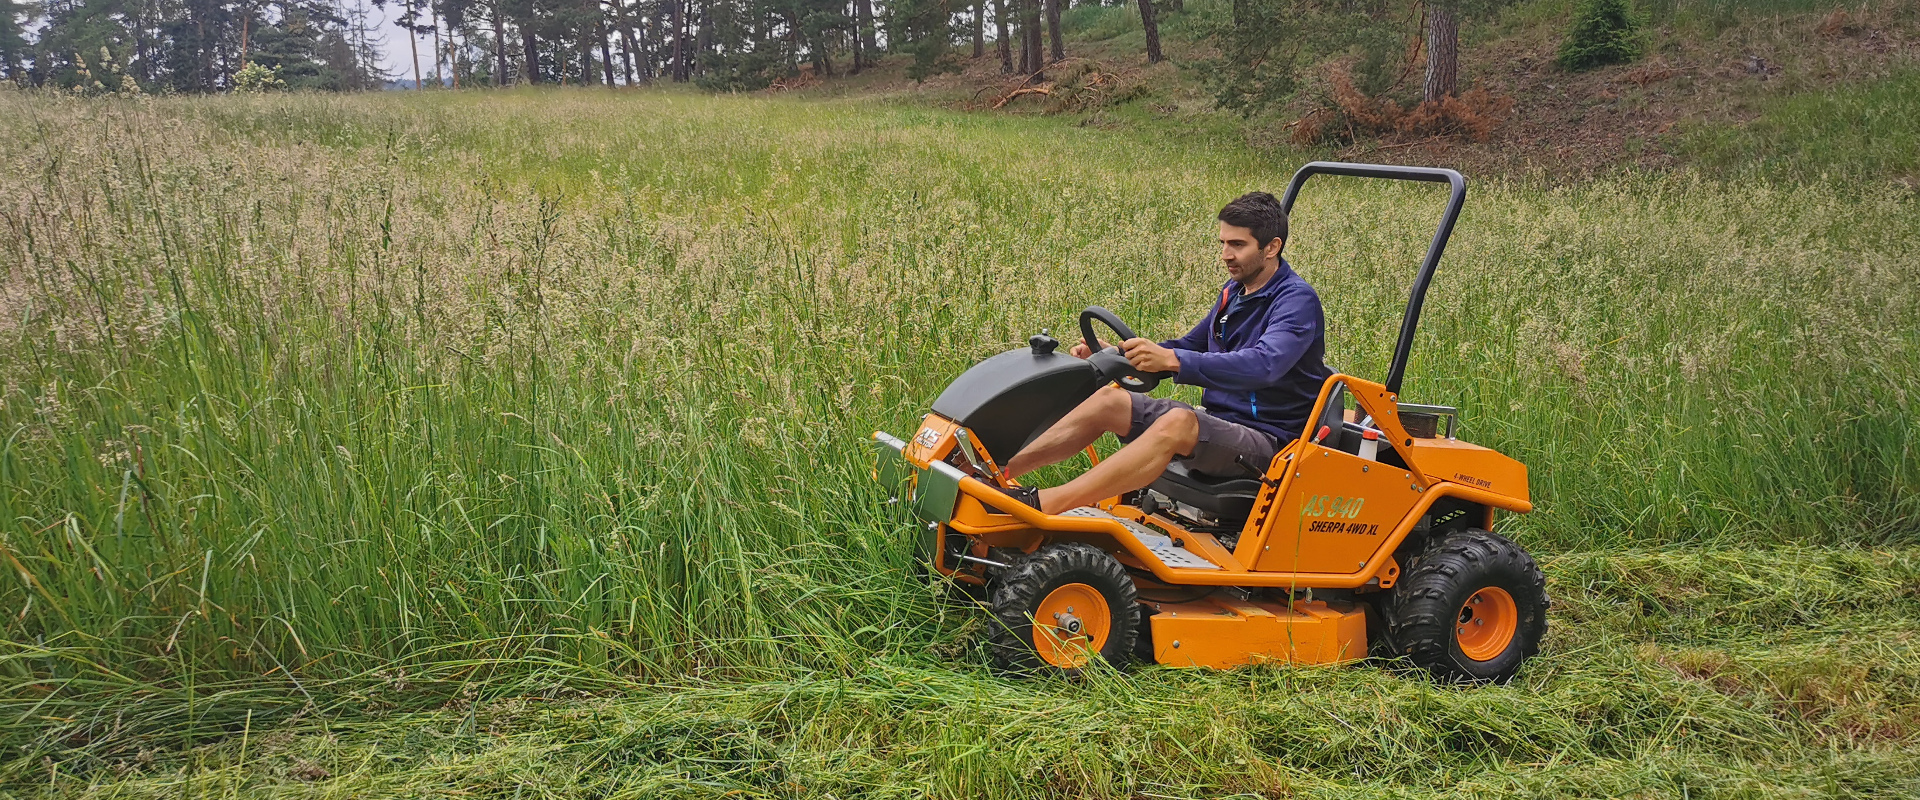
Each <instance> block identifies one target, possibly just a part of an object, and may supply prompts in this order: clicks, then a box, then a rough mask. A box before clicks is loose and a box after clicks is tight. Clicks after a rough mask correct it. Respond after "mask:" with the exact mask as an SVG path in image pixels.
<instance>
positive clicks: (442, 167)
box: [0, 90, 1920, 798]
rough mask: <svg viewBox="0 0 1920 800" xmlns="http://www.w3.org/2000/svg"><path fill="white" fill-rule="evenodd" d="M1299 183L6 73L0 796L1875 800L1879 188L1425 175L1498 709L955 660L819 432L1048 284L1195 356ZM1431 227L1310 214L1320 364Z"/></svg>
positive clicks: (1286, 684)
mask: <svg viewBox="0 0 1920 800" xmlns="http://www.w3.org/2000/svg"><path fill="white" fill-rule="evenodd" d="M1303 158H1304V157H1302V156H1298V155H1289V154H1286V153H1271V152H1268V153H1253V152H1250V151H1248V150H1246V149H1245V148H1244V146H1243V145H1242V144H1240V143H1239V141H1238V140H1237V139H1226V138H1222V139H1218V140H1208V139H1206V138H1204V137H1198V136H1180V135H1177V133H1176V132H1171V131H1164V130H1162V131H1154V130H1145V129H1140V130H1132V131H1103V130H1098V129H1093V128H1083V127H1075V126H1072V125H1071V124H1069V123H1068V122H1067V121H1063V120H1059V119H1036V118H1006V117H993V116H986V115H962V114H956V113H948V112H941V111H933V110H927V109H922V108H914V107H908V106H901V105H889V104H882V103H875V102H861V101H851V100H844V101H816V102H804V103H803V102H786V101H780V100H770V99H764V98H745V97H740V98H734V97H700V96H694V95H690V94H676V93H672V92H652V93H623V94H609V93H603V92H593V91H584V90H582V91H547V92H539V93H533V92H514V93H498V94H472V93H467V94H461V93H428V94H425V95H414V94H406V95H401V94H385V95H359V96H333V97H328V96H267V97H256V98H243V97H214V98H157V99H138V100H118V101H98V100H96V101H83V100H67V99H61V98H57V97H46V96H38V95H25V94H19V93H9V92H0V265H4V271H0V514H3V515H4V521H0V561H4V567H5V573H6V574H5V577H4V579H3V580H0V748H3V749H0V796H22V797H25V796H65V797H160V796H166V797H183V796H192V797H262V796H300V797H308V796H311V797H371V796H393V797H479V796H485V797H568V798H576V797H606V798H611V797H721V796H736V797H742V796H744V797H783V798H784V797H795V798H798V797H839V798H847V797H920V796H937V797H993V798H1001V797H1110V798H1156V797H1218V796H1223V795H1240V796H1246V797H1254V796H1259V797H1266V798H1277V797H1291V796H1310V797H1353V798H1380V797H1442V796H1459V797H1476V798H1477V797H1485V796H1515V797H1542V796H1553V797H1558V796H1608V797H1615V796H1645V797H1687V798H1702V797H1743V798H1744V797H1829V796H1852V797H1894V796H1914V795H1915V794H1920V745H1916V744H1915V742H1916V741H1920V648H1916V644H1917V642H1916V637H1920V532H1917V527H1920V523H1917V522H1916V520H1920V425H1916V423H1915V422H1914V414H1915V410H1916V409H1915V406H1916V405H1917V404H1920V397H1915V390H1916V388H1920V324H1916V323H1920V259H1916V258H1915V256H1914V253H1915V252H1917V251H1920V213H1916V211H1917V210H1920V209H1917V208H1916V205H1915V202H1916V201H1915V199H1914V196H1913V195H1912V194H1911V193H1910V192H1906V191H1904V190H1902V189H1900V188H1898V187H1897V186H1894V185H1885V186H1884V187H1883V188H1879V187H1881V185H1880V184H1872V183H1865V184H1862V183H1850V184H1842V183H1838V182H1832V183H1828V182H1820V181H1809V182H1765V183H1761V182H1744V181H1742V182H1735V181H1722V180H1715V179H1707V178H1700V177H1694V176H1690V175H1688V174H1686V173H1675V174H1669V175H1657V176H1652V175H1621V176H1618V177H1613V178H1607V179H1602V180H1597V181H1592V182H1587V183H1582V184H1579V185H1576V186H1563V187H1542V186H1535V185H1526V184H1520V183H1508V182H1503V181H1501V180H1499V179H1494V178H1483V177H1480V176H1469V177H1470V178H1472V179H1474V186H1473V189H1472V192H1471V196H1470V199H1469V202H1468V205H1467V211H1466V214H1465V215H1464V216H1463V217H1462V219H1461V222H1460V227H1459V231H1458V233H1457V234H1456V236H1455V238H1454V240H1453V245H1452V247H1451V248H1450V249H1449V251H1448V254H1447V258H1446V260H1445V262H1444V263H1443V265H1442V269H1441V272H1440V275H1439V277H1438V279H1437V280H1436V281H1435V284H1434V287H1433V289H1432V291H1431V293H1430V294H1429V296H1428V302H1427V309H1426V316H1425V317H1424V319H1423V322H1422V327H1421V329H1420V336H1419V339H1418V342H1417V344H1416V346H1415V350H1414V358H1413V361H1412V365H1411V368H1410V371H1409V376H1408V380H1407V382H1406V386H1405V391H1404V393H1403V395H1404V397H1405V398H1406V399H1407V400H1409V401H1412V402H1429V403H1446V404H1451V405H1458V406H1461V407H1462V409H1463V423H1464V429H1463V431H1462V437H1463V438H1466V439H1469V440H1471V441H1475V442H1477V443H1480V444H1484V445H1488V446H1491V447H1495V448H1498V449H1501V450H1503V451H1505V452H1507V453H1509V454H1511V455H1513V456H1515V457H1517V458H1520V459H1521V460H1523V461H1525V462H1526V463H1527V464H1528V465H1529V468H1530V470H1531V475H1532V480H1533V492H1534V499H1535V501H1536V503H1537V504H1538V511H1536V512H1535V513H1534V514H1531V515H1528V516H1525V517H1505V518H1503V519H1502V521H1501V530H1502V531H1503V532H1505V533H1506V534H1508V535H1509V536H1512V537H1514V538H1515V539H1516V540H1518V541H1519V542H1521V543H1522V544H1524V545H1525V546H1526V547H1528V548H1529V549H1530V550H1532V551H1533V552H1534V553H1535V554H1536V555H1537V556H1538V557H1539V558H1540V560H1541V562H1542V565H1543V567H1544V569H1545V571H1546V573H1547V576H1548V588H1549V592H1550V594H1551V595H1552V597H1553V599H1554V607H1553V612H1552V614H1551V616H1550V620H1551V626H1552V627H1551V629H1550V631H1549V637H1548V640H1547V642H1546V645H1545V647H1544V650H1543V652H1542V653H1541V655H1540V656H1539V657H1538V658H1537V659H1535V660H1534V661H1532V662H1530V663H1529V665H1528V666H1527V667H1526V668H1525V669H1523V670H1522V671H1521V673H1520V676H1519V678H1518V679H1516V680H1515V681H1514V682H1513V683H1512V684H1511V685H1509V686H1505V687H1489V688H1476V689H1454V688H1444V687H1439V686H1435V685H1433V684H1432V683H1430V682H1429V681H1427V680H1425V679H1423V678H1421V677H1418V676H1414V675H1406V674H1402V673H1399V672H1396V671H1393V670H1390V669H1385V668H1379V667H1360V668H1338V669H1289V668H1282V667H1261V668H1253V669H1243V670H1237V671H1231V672H1221V673H1199V672H1187V671H1175V670H1165V669H1160V668H1153V669H1146V670H1142V671H1139V672H1135V673H1130V674H1115V673H1110V672H1109V673H1101V674H1095V675H1092V676H1090V677H1088V678H1087V679H1085V680H1082V681H1077V682H1070V681H1065V680H1051V679H1047V680H1013V679H1007V678H1002V677H998V676H996V675H994V674H992V673H991V672H990V671H989V670H988V669H987V667H986V657H985V654H984V653H983V652H982V650H981V648H980V647H979V643H980V641H981V639H982V638H983V633H984V630H985V628H984V625H985V617H984V615H983V614H981V613H979V612H977V611H975V610H972V609H970V608H966V607H962V606H959V605H955V604H952V603H948V602H945V601H943V600H942V599H941V593H940V592H939V591H937V590H936V589H935V588H934V587H929V586H927V585H926V584H925V583H924V582H923V581H922V580H921V579H918V578H916V577H915V572H914V569H913V566H912V563H911V558H910V549H911V548H910V544H909V542H908V539H907V532H908V531H909V530H910V528H911V524H910V522H909V521H908V519H906V517H905V515H904V514H903V513H902V512H899V511H898V510H897V507H889V506H887V505H885V501H886V497H885V496H884V494H883V493H882V491H881V490H880V488H879V487H877V486H876V485H874V483H873V482H872V481H871V479H870V477H869V464H870V462H869V460H868V455H867V454H868V452H869V450H868V445H867V442H866V436H867V434H868V433H869V432H870V431H872V430H875V429H886V430H891V431H894V432H896V433H904V432H906V431H908V430H910V428H911V426H912V425H913V424H914V423H915V421H916V420H917V419H918V417H919V415H920V414H922V413H924V410H925V408H926V406H927V404H928V403H929V402H930V401H931V399H932V398H933V396H934V395H935V394H937V393H938V391H939V390H940V388H941V387H942V386H943V385H944V384H945V382H946V380H947V379H949V378H950V377H951V376H953V375H955V374H957V373H958V372H959V371H960V370H962V369H964V368H965V367H966V366H968V365H969V364H971V363H972V362H974V361H976V360H978V359H980V358H982V357H984V356H987V355H990V354H992V353H995V352H998V351H1001V350H1004V349H1009V348H1011V347H1014V346H1017V345H1018V344H1020V343H1021V342H1023V341H1024V339H1025V338H1026V337H1027V336H1028V335H1030V334H1032V333H1034V332H1035V331H1037V330H1038V329H1040V328H1042V327H1047V328H1052V329H1053V330H1055V331H1056V332H1062V331H1064V329H1066V328H1067V327H1068V326H1069V321H1070V319H1071V316H1072V315H1073V314H1074V313H1075V312H1077V311H1078V310H1079V309H1080V308H1082V307H1084V306H1087V305H1090V304H1100V305H1105V306H1107V307H1109V308H1113V309H1115V310H1116V311H1117V312H1119V313H1120V314H1121V315H1122V317H1123V318H1125V319H1127V320H1129V321H1131V322H1133V323H1134V327H1136V328H1138V329H1140V330H1142V331H1143V333H1144V334H1145V335H1152V336H1165V335H1172V334H1174V333H1176V332H1180V331H1184V329H1185V327H1186V326H1187V325H1190V324H1191V322H1192V320H1193V319H1195V318H1197V316H1198V315H1199V314H1200V313H1201V312H1202V310H1203V309H1204V308H1206V307H1207V304H1208V303H1209V302H1211V301H1212V299H1213V297H1214V296H1215V293H1216V292H1217V290H1218V287H1219V285H1220V281H1221V280H1222V275H1221V270H1220V268H1219V267H1218V266H1217V262H1216V260H1215V258H1216V256H1215V251H1216V248H1215V246H1214V245H1213V242H1212V236H1213V232H1214V222H1213V214H1214V212H1215V211H1216V210H1217V209H1218V208H1219V206H1220V205H1221V204H1222V203H1224V202H1225V201H1226V200H1229V199H1231V198H1232V197H1234V196H1236V195H1238V194H1240V193H1241V192H1243V191H1246V190H1248V189H1253V188H1265V189H1269V190H1274V191H1278V190H1279V189H1280V188H1281V187H1283V186H1284V184H1285V181H1286V179H1287V177H1288V176H1289V174H1290V173H1291V171H1292V170H1293V169H1294V168H1295V167H1297V166H1298V165H1299V163H1300V162H1301V161H1302V160H1303ZM1321 181H1324V182H1321ZM1442 201H1443V197H1442V196H1441V194H1440V193H1439V190H1437V189H1434V188H1432V187H1411V188H1396V187H1391V186H1375V185H1369V184H1367V183H1363V182H1353V181H1341V180H1337V179H1316V183H1314V184H1311V185H1310V186H1309V189H1308V191H1307V193H1306V194H1305V195H1304V196H1303V198H1302V200H1301V202H1300V204H1299V206H1298V207H1297V209H1296V211H1295V216H1294V220H1293V232H1294V236H1293V241H1292V242H1291V243H1290V244H1289V246H1288V256H1289V258H1290V259H1291V260H1292V262H1293V263H1294V264H1295V265H1296V266H1297V267H1298V268H1299V270H1300V271H1301V272H1302V273H1303V274H1304V275H1305V276H1306V277H1307V278H1308V279H1309V280H1310V281H1311V282H1313V283H1314V285H1315V286H1316V287H1317V288H1318V290H1319V292H1320V294H1321V296H1322V298H1323V299H1324V302H1325V305H1326V308H1327V314H1328V324H1329V349H1328V361H1329V362H1330V363H1331V364H1332V365H1334V366H1335V367H1336V368H1338V369H1341V370H1343V371H1346V372H1351V373H1354V374H1358V375H1361V376H1372V377H1379V376H1380V375H1382V374H1383V373H1384V371H1385V365H1386V361H1387V358H1388V356H1389V355H1390V352H1389V351H1390V349H1391V346H1392V341H1393V336H1394V334H1395V332H1396V330H1397V327H1398V324H1399V313H1400V308H1401V304H1402V303H1404V302H1405V293H1406V289H1407V285H1408V282H1409V280H1410V279H1411V275H1412V272H1413V268H1414V266H1415V264H1416V263H1417V261H1418V258H1419V256H1420V254H1421V253H1422V252H1423V250H1424V247H1425V243H1426V238H1427V237H1428V236H1429V235H1430V234H1431V230H1432V226H1433V224H1434V223H1435V222H1436V220H1437V218H1438V215H1439V209H1440V206H1441V203H1442ZM1181 391H1183V392H1189V391H1191V390H1190V389H1182V390H1181ZM1182 396H1185V395H1182ZM1066 474H1070V473H1069V472H1068V471H1067V470H1065V469H1063V470H1057V471H1055V472H1053V473H1051V474H1050V475H1049V476H1048V480H1058V479H1060V478H1061V476H1063V475H1066Z"/></svg>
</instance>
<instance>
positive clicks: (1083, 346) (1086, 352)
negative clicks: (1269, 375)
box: [1067, 339, 1107, 358]
mask: <svg viewBox="0 0 1920 800" xmlns="http://www.w3.org/2000/svg"><path fill="white" fill-rule="evenodd" d="M1106 347H1107V343H1106V342H1102V341H1100V340H1098V339H1096V340H1094V343H1093V346H1091V347H1089V346H1088V344H1087V340H1085V339H1081V340H1080V343H1079V344H1076V345H1074V346H1072V347H1069V348H1067V354H1068V355H1071V356H1073V357H1074V358H1086V357H1087V356H1090V355H1093V351H1094V350H1096V349H1105V348H1106Z"/></svg>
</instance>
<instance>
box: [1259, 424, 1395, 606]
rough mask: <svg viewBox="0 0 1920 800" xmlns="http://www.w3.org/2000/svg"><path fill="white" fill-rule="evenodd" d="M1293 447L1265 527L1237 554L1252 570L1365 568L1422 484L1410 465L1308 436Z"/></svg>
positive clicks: (1344, 571)
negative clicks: (1285, 480) (1288, 472)
mask: <svg viewBox="0 0 1920 800" xmlns="http://www.w3.org/2000/svg"><path fill="white" fill-rule="evenodd" d="M1295 452H1296V453H1297V454H1298V456H1299V457H1298V458H1296V459H1295V460H1294V464H1293V465H1291V466H1292V467H1293V470H1294V474H1293V480H1292V481H1291V482H1289V484H1288V487H1287V492H1286V494H1285V496H1283V497H1281V498H1280V499H1279V501H1278V503H1277V505H1276V506H1275V507H1274V511H1273V513H1272V514H1270V515H1268V517H1267V520H1266V522H1267V524H1266V526H1265V529H1264V531H1263V535H1261V536H1256V537H1247V538H1248V541H1247V543H1246V544H1244V545H1242V546H1241V550H1242V551H1243V552H1240V553H1237V554H1236V555H1238V556H1240V557H1241V559H1242V560H1243V561H1244V560H1251V561H1252V562H1253V565H1254V566H1253V568H1254V570H1255V571H1258V572H1276V571H1281V570H1285V571H1288V572H1320V573H1335V574H1339V573H1348V572H1356V571H1358V570H1361V569H1364V568H1365V567H1366V565H1367V562H1369V561H1371V560H1372V559H1373V556H1374V554H1375V553H1377V552H1379V550H1380V549H1381V545H1382V543H1384V542H1386V541H1387V540H1388V539H1389V538H1391V537H1392V536H1393V533H1394V529H1395V528H1397V527H1398V526H1399V524H1400V522H1401V521H1402V520H1404V519H1406V518H1407V512H1408V511H1410V510H1411V509H1412V508H1413V506H1414V505H1415V504H1417V503H1419V502H1420V487H1419V486H1418V485H1416V484H1414V483H1413V476H1412V475H1411V473H1410V472H1409V471H1408V470H1404V469H1400V468H1397V467H1392V466H1389V465H1386V464H1381V463H1379V462H1375V461H1368V460H1366V459H1363V458H1360V457H1359V456H1355V455H1352V454H1350V453H1344V452H1341V451H1338V450H1329V449H1327V448H1324V447H1321V446H1319V445H1316V444H1310V443H1302V444H1301V445H1300V446H1299V447H1298V449H1296V450H1295ZM1256 548H1257V549H1256ZM1247 551H1251V552H1247Z"/></svg>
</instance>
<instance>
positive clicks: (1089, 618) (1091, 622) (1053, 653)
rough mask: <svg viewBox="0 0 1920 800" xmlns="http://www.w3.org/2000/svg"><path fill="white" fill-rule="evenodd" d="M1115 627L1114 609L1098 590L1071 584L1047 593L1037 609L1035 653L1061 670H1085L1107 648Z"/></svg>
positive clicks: (1034, 637) (1035, 612)
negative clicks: (1084, 667) (1089, 662)
mask: <svg viewBox="0 0 1920 800" xmlns="http://www.w3.org/2000/svg"><path fill="white" fill-rule="evenodd" d="M1112 625H1113V612H1112V609H1110V608H1108V606H1107V598H1106V596H1105V595H1102V594H1101V593H1100V590H1099V589H1095V588H1093V587H1092V586H1088V585H1086V584H1084V583H1069V584H1067V585H1065V586H1062V587H1060V588H1058V589H1055V590H1053V591H1052V592H1049V593H1047V596H1046V597H1045V598H1043V599H1042V600H1041V601H1040V606H1039V607H1038V608H1036V609H1034V611H1033V649H1034V650H1035V651H1036V652H1038V653H1039V654H1040V658H1041V660H1043V661H1045V662H1047V663H1048V664H1052V665H1054V666H1056V667H1059V668H1061V669H1075V668H1078V667H1083V666H1086V664H1087V662H1088V661H1092V660H1093V657H1094V655H1096V654H1098V653H1099V652H1100V649H1101V648H1103V647H1106V646H1107V635H1108V634H1109V633H1111V628H1112Z"/></svg>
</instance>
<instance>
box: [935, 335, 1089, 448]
mask: <svg viewBox="0 0 1920 800" xmlns="http://www.w3.org/2000/svg"><path fill="white" fill-rule="evenodd" d="M1105 383H1107V381H1104V380H1101V378H1100V374H1099V372H1098V370H1096V369H1095V368H1094V366H1093V365H1092V364H1090V363H1088V362H1087V361H1085V360H1084V359H1078V358H1074V357H1073V356H1070V355H1062V354H1060V353H1053V352H1045V353H1042V352H1036V351H1035V349H1034V348H1026V347H1022V348H1020V349H1018V350H1009V351H1007V352H1005V353H1001V354H1000V355H997V356H994V357H992V358H989V359H987V360H985V361H982V362H980V363H978V364H975V365H973V368H972V369H969V370H967V371H966V372H963V373H960V377H958V378H955V379H954V381H953V383H951V384H948V385H947V390H946V391H944V392H941V393H940V398H939V399H937V400H935V401H933V413H935V414H939V415H940V416H943V417H946V418H947V419H950V420H953V421H955V422H958V423H960V424H961V425H965V426H966V427H967V428H969V429H971V430H972V431H973V434H974V436H975V437H976V438H978V439H979V440H980V445H981V446H982V447H985V448H986V449H987V453H988V454H989V455H991V456H993V460H994V461H996V462H999V463H1001V464H1005V463H1007V459H1010V458H1013V455H1014V454H1015V453H1018V452H1020V448H1022V447H1026V446H1027V443H1028V442H1031V441H1033V439H1034V437H1036V436H1039V435H1040V433H1041V432H1042V431H1045V430H1046V429H1047V427H1048V426H1051V425H1052V424H1053V423H1054V422H1056V421H1058V420H1059V419H1060V418H1061V417H1063V416H1066V413H1067V412H1068V411H1071V410H1073V407H1074V406H1077V405H1079V404H1080V403H1081V401H1083V400H1086V399H1087V398H1089V397H1092V396H1093V393H1094V392H1096V391H1099V389H1100V387H1101V386H1102V385H1104V384H1105Z"/></svg>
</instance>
